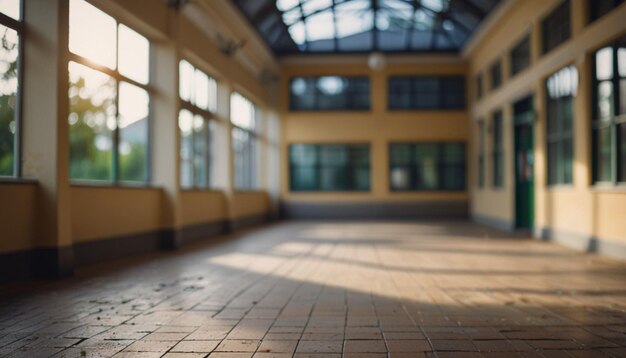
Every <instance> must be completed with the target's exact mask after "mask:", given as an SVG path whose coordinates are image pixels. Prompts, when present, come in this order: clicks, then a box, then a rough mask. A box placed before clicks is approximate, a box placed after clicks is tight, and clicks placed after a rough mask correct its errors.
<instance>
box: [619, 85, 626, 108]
mask: <svg viewBox="0 0 626 358" xmlns="http://www.w3.org/2000/svg"><path fill="white" fill-rule="evenodd" d="M622 114H626V79H623V80H620V81H619V113H618V115H622Z"/></svg>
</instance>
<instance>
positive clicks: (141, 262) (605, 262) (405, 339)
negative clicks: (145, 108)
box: [0, 221, 626, 358]
mask: <svg viewBox="0 0 626 358" xmlns="http://www.w3.org/2000/svg"><path fill="white" fill-rule="evenodd" d="M625 296H626V263H624V262H619V261H614V260H612V259H609V258H605V257H602V256H597V255H590V254H584V253H580V252H577V251H573V250H570V249H567V248H564V247H561V246H558V245H555V244H551V243H545V242H540V241H535V240H527V239H523V238H516V237H511V236H507V235H506V234H502V233H499V232H497V231H494V230H492V229H486V228H484V227H482V226H478V225H475V224H470V223H465V222H443V221H441V222H438V221H433V222H417V223H416V222H413V223H409V222H373V223H365V222H289V223H279V224H274V225H269V226H265V227H262V228H261V229H258V230H252V231H246V232H240V233H237V234H234V235H232V236H228V237H221V238H219V239H217V240H212V241H211V242H201V243H196V244H192V245H189V246H186V247H184V248H182V249H181V250H178V251H175V252H157V253H153V254H149V255H144V256H140V257H132V258H129V259H126V260H123V261H117V262H116V263H115V264H111V263H107V264H104V265H100V266H95V267H94V266H92V267H90V268H87V269H82V270H79V271H78V272H77V274H76V276H75V277H73V278H69V279H64V280H60V281H56V282H53V281H40V282H36V283H35V284H34V283H33V282H22V283H13V284H11V285H4V286H0V356H1V357H4V356H8V357H47V356H55V357H85V356H86V357H110V356H115V357H161V356H164V357H206V356H208V357H233V358H234V357H237V358H245V357H258V358H261V357H266V358H267V357H292V356H293V357H342V356H343V357H368V358H378V357H392V358H393V357H450V356H453V357H483V356H484V357H514V356H515V357H517V356H521V357H570V356H571V357H604V356H607V357H624V356H626V326H625V322H626V311H625V309H626V299H625V298H626V297H625Z"/></svg>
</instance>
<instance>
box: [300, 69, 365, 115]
mask: <svg viewBox="0 0 626 358" xmlns="http://www.w3.org/2000/svg"><path fill="white" fill-rule="evenodd" d="M289 106H290V108H291V110H292V111H331V110H369V109H370V80H369V78H367V77H341V76H322V77H295V78H292V79H291V81H290V83H289Z"/></svg>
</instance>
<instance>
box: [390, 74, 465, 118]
mask: <svg viewBox="0 0 626 358" xmlns="http://www.w3.org/2000/svg"><path fill="white" fill-rule="evenodd" d="M387 98H388V107H389V109H422V110H424V109H426V110H427V109H463V108H465V78H464V77H461V76H442V77H417V76H412V77H390V78H389V82H388V96H387Z"/></svg>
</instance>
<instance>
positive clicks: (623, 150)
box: [617, 123, 626, 182]
mask: <svg viewBox="0 0 626 358" xmlns="http://www.w3.org/2000/svg"><path fill="white" fill-rule="evenodd" d="M617 133H618V134H617V135H618V140H619V151H618V153H619V154H618V162H619V166H618V175H617V180H618V181H620V182H626V123H622V124H620V125H618V126H617Z"/></svg>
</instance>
